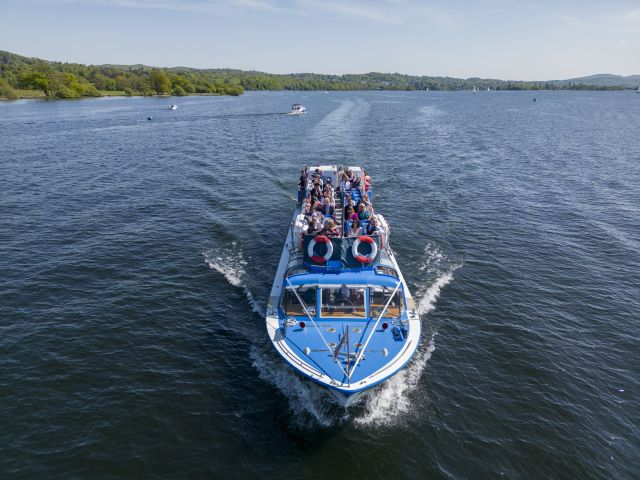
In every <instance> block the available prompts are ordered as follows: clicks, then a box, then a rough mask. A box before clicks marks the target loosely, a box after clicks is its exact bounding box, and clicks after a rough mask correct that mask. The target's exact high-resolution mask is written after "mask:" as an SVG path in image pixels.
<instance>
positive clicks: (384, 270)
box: [376, 265, 398, 278]
mask: <svg viewBox="0 0 640 480" xmlns="http://www.w3.org/2000/svg"><path fill="white" fill-rule="evenodd" d="M376 272H378V273H381V274H382V275H391V276H392V277H396V278H398V272H396V271H395V270H394V269H393V268H391V267H386V266H384V265H380V266H378V267H376Z"/></svg>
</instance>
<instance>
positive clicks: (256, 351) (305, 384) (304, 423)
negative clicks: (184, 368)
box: [203, 242, 462, 429]
mask: <svg viewBox="0 0 640 480" xmlns="http://www.w3.org/2000/svg"><path fill="white" fill-rule="evenodd" d="M231 247H232V251H230V252H227V253H219V252H218V253H217V254H216V255H213V254H212V253H210V252H204V253H203V257H204V260H205V262H206V263H207V265H208V266H209V267H210V268H212V269H214V270H216V271H217V272H218V273H220V274H221V275H223V276H224V277H225V279H226V280H227V281H228V282H229V284H230V285H232V286H234V287H236V288H239V289H241V290H242V291H243V293H244V295H245V297H246V298H247V301H248V303H249V306H250V307H251V309H252V311H253V312H255V313H257V314H258V315H260V316H261V317H264V308H263V307H262V306H261V305H260V304H259V303H258V302H257V301H256V300H255V298H254V296H253V294H252V293H251V290H250V289H249V287H248V285H247V283H246V281H245V278H246V270H245V267H246V265H247V261H246V260H245V259H244V257H243V256H242V254H241V253H239V252H238V249H237V245H236V242H233V243H232V245H231ZM461 266H462V262H459V263H450V262H449V261H448V259H447V257H446V256H445V255H444V254H443V253H442V251H441V249H440V248H439V247H437V246H435V245H433V244H427V245H426V246H425V249H424V257H423V260H422V261H421V263H420V264H419V265H418V266H417V271H418V272H420V273H424V274H426V275H428V276H429V277H432V278H433V277H435V278H434V279H433V280H431V281H427V282H426V285H425V286H424V287H422V288H421V287H418V289H417V290H416V296H415V298H416V306H417V310H418V313H419V314H420V315H425V314H427V313H429V312H431V311H432V310H434V309H435V307H436V302H437V300H438V298H439V296H440V293H441V291H442V289H443V288H444V287H445V286H446V285H448V284H449V283H451V281H452V280H453V273H454V272H455V270H457V269H458V268H460V267H461ZM437 334H438V332H437V330H435V329H433V328H432V329H431V331H430V337H429V341H428V342H426V343H425V342H423V344H422V346H421V347H419V348H418V351H417V352H416V353H415V355H414V357H413V359H412V360H411V362H410V363H409V365H408V366H407V367H406V368H404V369H403V370H401V371H400V372H398V373H397V374H396V375H394V376H393V377H391V378H390V379H388V380H386V381H385V382H384V383H383V384H382V385H380V386H379V387H376V388H374V389H372V390H370V391H368V392H366V393H365V394H364V395H363V397H362V398H361V399H360V401H359V402H358V403H357V404H356V405H355V406H354V407H351V408H350V409H345V408H343V407H342V406H340V405H338V404H337V403H336V401H335V399H334V397H333V396H332V395H331V393H330V392H328V391H327V390H326V389H324V388H321V387H319V386H317V385H315V384H314V383H313V382H309V381H306V380H304V379H302V378H300V377H299V376H298V375H296V374H295V373H294V372H293V371H292V370H291V368H290V367H289V366H288V365H286V364H285V363H284V362H282V360H281V358H280V357H279V356H278V355H277V354H276V353H275V352H274V351H273V350H272V349H271V345H270V343H269V342H268V341H267V339H266V338H265V341H264V342H260V341H258V342H255V341H254V343H253V344H252V346H251V349H250V357H251V362H252V365H253V367H254V368H255V369H256V370H257V372H258V376H259V377H260V378H261V379H262V380H265V381H266V382H268V383H270V384H271V385H273V386H274V387H275V388H277V389H278V390H279V391H280V392H281V393H282V394H283V395H284V396H285V397H286V398H287V401H288V405H289V409H290V410H291V412H292V414H293V415H291V416H290V419H291V421H292V423H293V425H294V426H295V427H297V428H302V429H308V428H316V427H318V426H320V427H324V428H328V427H332V426H335V425H339V424H342V423H345V422H347V421H353V422H354V424H355V425H357V426H366V427H367V428H370V427H382V428H384V427H388V426H392V425H397V424H398V423H400V422H403V421H406V419H407V415H408V414H411V413H412V411H413V407H414V399H415V395H414V394H415V392H416V390H417V389H418V387H419V385H420V380H421V378H422V374H423V372H424V369H425V368H426V366H427V363H428V362H429V359H430V358H431V355H432V353H433V352H434V350H435V348H436V336H437Z"/></svg>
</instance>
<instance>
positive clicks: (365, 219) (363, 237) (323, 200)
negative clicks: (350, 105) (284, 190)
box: [292, 165, 389, 271]
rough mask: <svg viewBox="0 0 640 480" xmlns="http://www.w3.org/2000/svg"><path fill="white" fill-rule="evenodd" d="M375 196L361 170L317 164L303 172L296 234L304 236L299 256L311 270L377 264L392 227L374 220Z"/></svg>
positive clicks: (380, 219)
mask: <svg viewBox="0 0 640 480" xmlns="http://www.w3.org/2000/svg"><path fill="white" fill-rule="evenodd" d="M372 196H373V191H372V188H371V180H370V177H368V175H367V173H366V172H365V171H364V169H362V168H361V167H355V166H350V167H339V168H338V167H336V166H335V165H316V166H311V167H306V168H305V169H304V170H303V171H302V172H301V177H300V182H299V189H298V203H299V205H300V213H299V214H298V215H297V217H296V218H295V221H294V225H293V226H292V235H294V234H295V235H297V236H299V237H300V249H299V251H301V252H302V253H303V263H304V264H305V265H306V266H307V267H315V268H322V269H325V270H326V271H335V270H340V269H356V268H363V267H372V266H375V265H377V264H379V262H380V258H381V253H382V252H383V251H384V249H385V248H386V243H387V242H388V236H389V228H388V224H387V223H386V221H385V220H384V218H383V217H382V216H381V215H376V213H375V210H374V208H373V204H372V201H371V200H372ZM349 207H351V208H354V211H353V212H352V211H351V210H349ZM347 214H348V216H347ZM316 217H317V218H319V220H318V221H314V219H315V218H316ZM355 217H359V218H358V222H357V223H359V224H360V225H359V229H358V228H357V227H356V225H357V223H356V222H355V220H352V218H355ZM354 224H355V225H354ZM293 230H295V232H294V231H293ZM294 244H295V242H294Z"/></svg>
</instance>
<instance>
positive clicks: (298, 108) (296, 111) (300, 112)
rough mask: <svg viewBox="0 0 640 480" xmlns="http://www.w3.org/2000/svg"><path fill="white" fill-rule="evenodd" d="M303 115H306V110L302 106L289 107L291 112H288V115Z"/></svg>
mask: <svg viewBox="0 0 640 480" xmlns="http://www.w3.org/2000/svg"><path fill="white" fill-rule="evenodd" d="M305 113H307V109H306V108H304V105H302V104H300V103H294V104H293V105H291V111H290V112H289V115H303V114H305Z"/></svg>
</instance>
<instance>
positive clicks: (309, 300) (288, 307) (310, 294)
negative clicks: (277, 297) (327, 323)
mask: <svg viewBox="0 0 640 480" xmlns="http://www.w3.org/2000/svg"><path fill="white" fill-rule="evenodd" d="M316 289H317V287H315V286H313V287H312V286H309V285H301V286H299V287H297V292H298V295H299V296H300V298H301V299H302V301H303V302H304V305H301V304H300V302H299V301H298V297H297V296H296V294H295V292H294V291H293V289H292V288H290V287H289V288H287V289H286V290H285V292H284V295H282V302H281V303H280V306H281V307H282V310H284V313H285V315H294V316H302V315H306V313H305V311H304V309H305V308H306V309H307V311H308V312H309V315H311V316H312V317H313V316H315V314H316Z"/></svg>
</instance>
